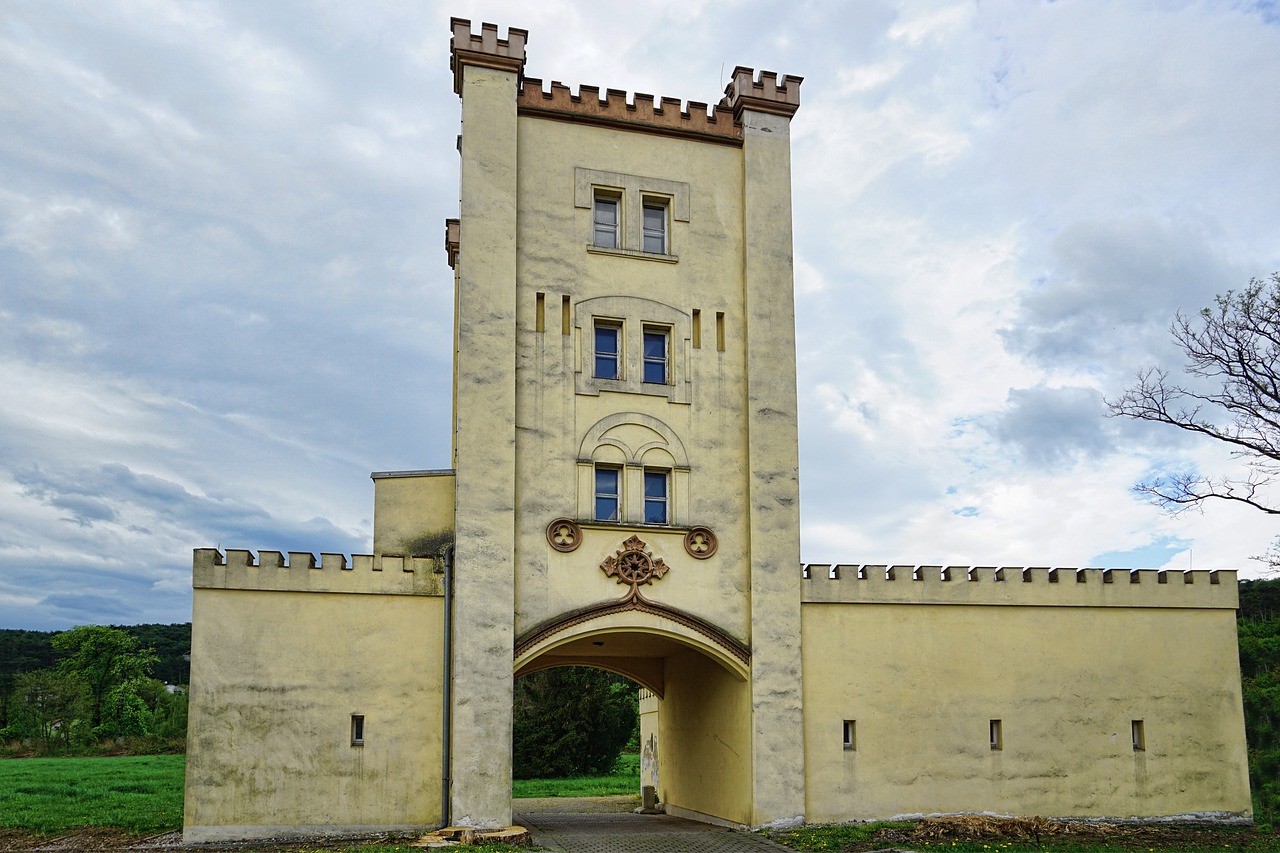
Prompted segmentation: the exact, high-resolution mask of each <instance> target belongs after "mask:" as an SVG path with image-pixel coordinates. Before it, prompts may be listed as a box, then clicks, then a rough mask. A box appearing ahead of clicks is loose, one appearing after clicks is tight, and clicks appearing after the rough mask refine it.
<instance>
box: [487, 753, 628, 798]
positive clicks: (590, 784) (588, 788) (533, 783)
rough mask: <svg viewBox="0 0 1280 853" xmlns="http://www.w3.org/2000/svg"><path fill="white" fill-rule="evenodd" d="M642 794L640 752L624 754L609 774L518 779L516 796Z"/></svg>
mask: <svg viewBox="0 0 1280 853" xmlns="http://www.w3.org/2000/svg"><path fill="white" fill-rule="evenodd" d="M615 794H635V795H636V796H639V795H640V756H638V755H622V756H619V757H618V764H617V767H615V768H614V771H613V773H611V774H609V775H608V776H570V777H568V778H565V779H516V780H515V782H513V783H512V785H511V795H512V796H513V797H607V796H611V795H615Z"/></svg>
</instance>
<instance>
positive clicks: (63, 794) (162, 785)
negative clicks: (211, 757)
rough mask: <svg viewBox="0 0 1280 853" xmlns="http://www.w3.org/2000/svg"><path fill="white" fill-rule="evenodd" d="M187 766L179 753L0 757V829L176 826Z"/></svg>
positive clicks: (179, 824) (158, 828) (156, 829)
mask: <svg viewBox="0 0 1280 853" xmlns="http://www.w3.org/2000/svg"><path fill="white" fill-rule="evenodd" d="M185 766H186V759H185V757H184V756H181V755H141V756H129V757H124V758H17V759H10V760H7V761H0V827H8V828H13V829H31V830H35V831H36V832H46V833H53V832H61V831H62V830H64V829H68V828H70V827H79V826H118V827H123V828H125V829H128V830H130V831H132V832H137V833H157V832H165V831H168V830H172V829H180V828H181V827H182V777H183V771H184V768H185Z"/></svg>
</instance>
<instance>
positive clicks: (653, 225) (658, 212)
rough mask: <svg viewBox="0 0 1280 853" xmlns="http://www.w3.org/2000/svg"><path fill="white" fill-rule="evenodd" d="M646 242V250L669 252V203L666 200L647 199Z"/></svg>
mask: <svg viewBox="0 0 1280 853" xmlns="http://www.w3.org/2000/svg"><path fill="white" fill-rule="evenodd" d="M643 207H644V242H643V244H642V247H643V248H644V250H645V251H646V252H653V253H655V254H659V255H665V254H667V205H666V202H662V201H655V200H652V199H645V202H644V206H643Z"/></svg>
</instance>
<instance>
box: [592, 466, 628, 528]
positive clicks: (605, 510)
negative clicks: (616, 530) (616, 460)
mask: <svg viewBox="0 0 1280 853" xmlns="http://www.w3.org/2000/svg"><path fill="white" fill-rule="evenodd" d="M621 485H622V470H621V469H620V468H606V467H603V466H601V467H598V468H596V509H595V519H596V521H621V520H622V514H621V509H622V495H621V489H620V487H621Z"/></svg>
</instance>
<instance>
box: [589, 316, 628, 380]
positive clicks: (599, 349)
mask: <svg viewBox="0 0 1280 853" xmlns="http://www.w3.org/2000/svg"><path fill="white" fill-rule="evenodd" d="M621 345H622V327H621V326H616V325H614V324H612V323H596V327H595V359H596V364H595V376H596V378H597V379H620V378H622V373H621V365H622V359H621Z"/></svg>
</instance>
